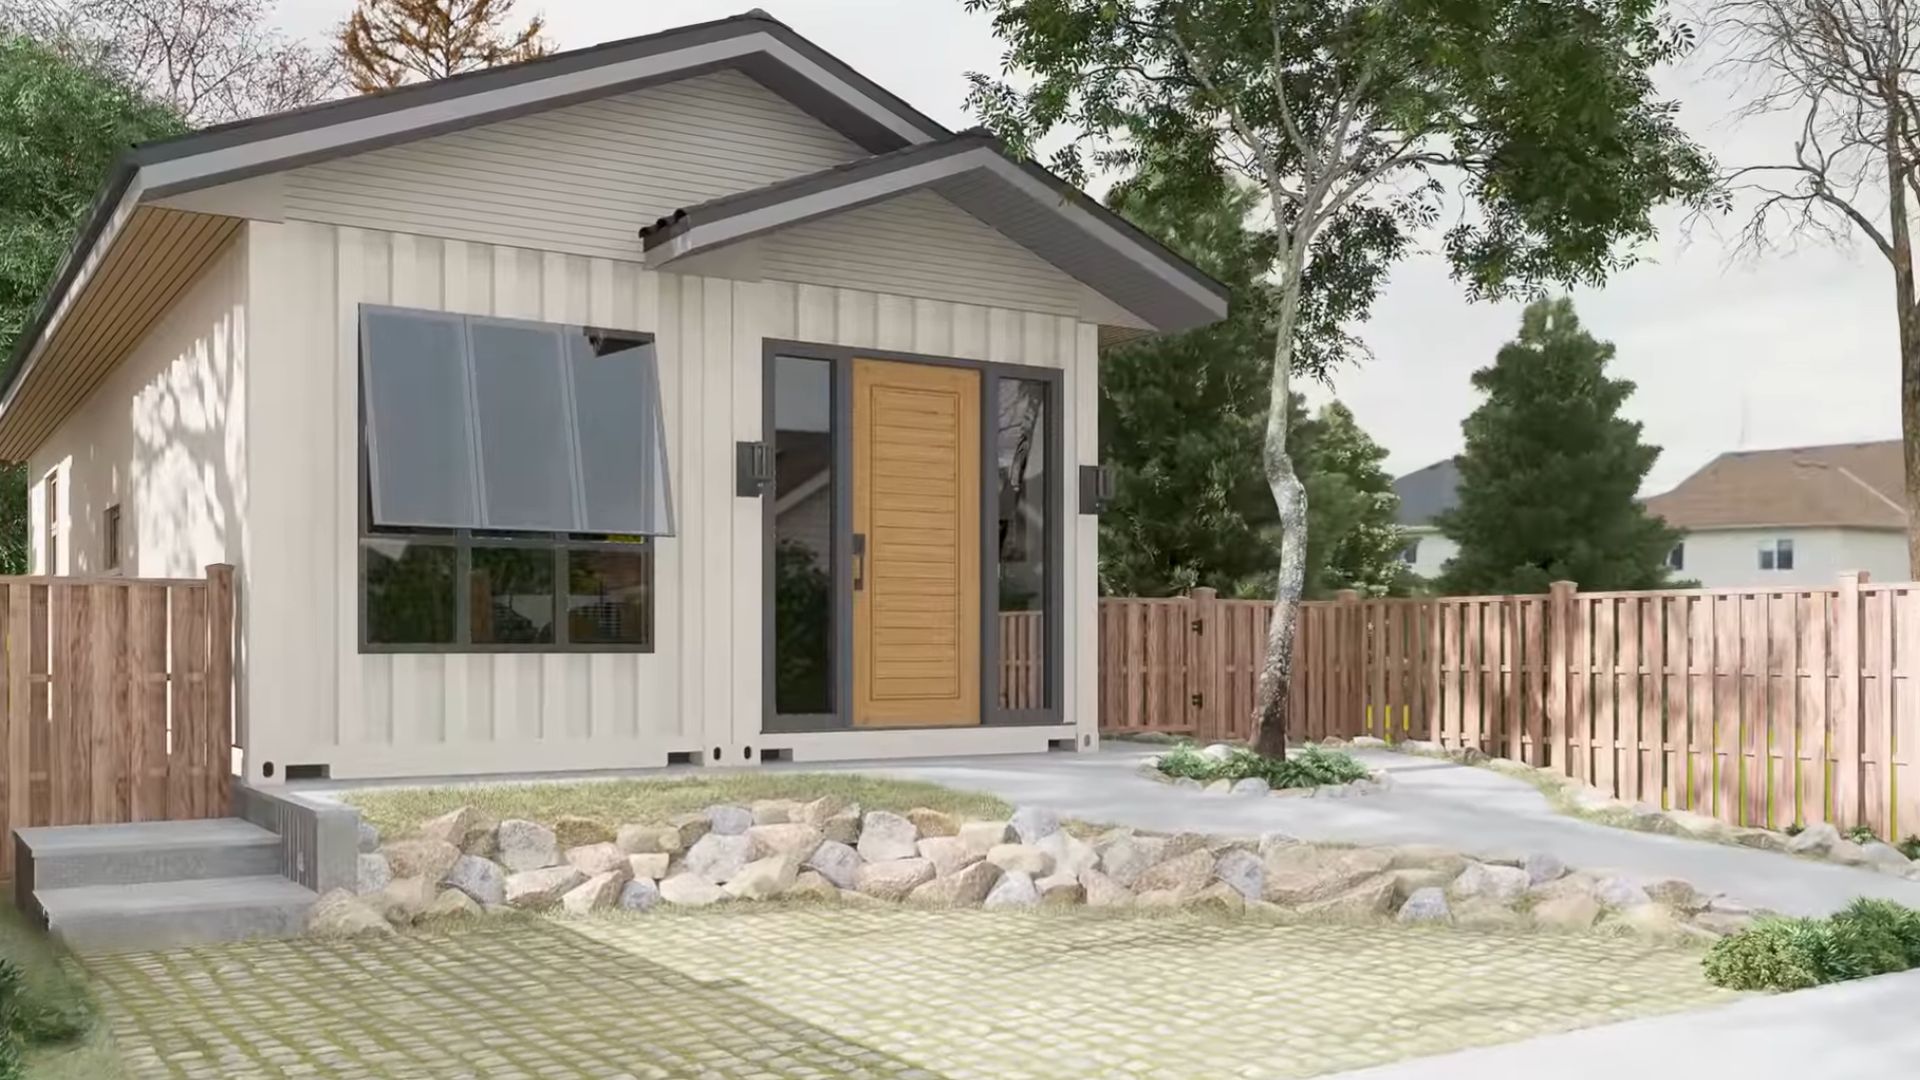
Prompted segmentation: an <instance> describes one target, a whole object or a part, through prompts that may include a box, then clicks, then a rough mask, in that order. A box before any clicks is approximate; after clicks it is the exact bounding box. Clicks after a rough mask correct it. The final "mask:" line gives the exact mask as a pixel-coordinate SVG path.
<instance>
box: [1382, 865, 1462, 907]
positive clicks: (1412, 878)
mask: <svg viewBox="0 0 1920 1080" xmlns="http://www.w3.org/2000/svg"><path fill="white" fill-rule="evenodd" d="M1387 873H1388V874H1390V875H1391V876H1392V877H1393V898H1394V900H1395V901H1396V902H1401V901H1405V900H1406V898H1407V897H1409V896H1412V895H1413V894H1414V893H1416V892H1419V891H1420V890H1421V889H1444V888H1446V887H1447V886H1448V885H1451V884H1453V879H1454V878H1455V877H1458V876H1459V875H1457V874H1450V873H1448V872H1447V871H1445V870H1389V871H1387Z"/></svg>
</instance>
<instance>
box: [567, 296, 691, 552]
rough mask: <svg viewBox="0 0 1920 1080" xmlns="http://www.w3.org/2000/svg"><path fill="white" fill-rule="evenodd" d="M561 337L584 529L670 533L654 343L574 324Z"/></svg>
mask: <svg viewBox="0 0 1920 1080" xmlns="http://www.w3.org/2000/svg"><path fill="white" fill-rule="evenodd" d="M566 342H567V356H568V363H569V364H570V366H571V368H572V371H573V407H574V415H575V417H576V418H577V424H578V431H579V438H580V475H581V487H582V490H583V492H584V493H585V496H586V506H585V508H584V510H585V522H584V524H583V525H582V528H584V529H586V530H590V531H592V532H604V533H622V534H639V535H645V536H666V535H671V534H672V532H673V511H672V507H671V505H670V503H669V501H668V498H667V495H668V491H667V470H666V461H667V455H666V441H665V436H664V434H663V433H662V432H661V430H660V381H659V373H658V371H657V369H656V367H655V364H654V352H653V345H652V344H651V343H649V342H643V341H637V340H635V339H633V338H631V337H621V336H618V335H612V334H601V333H596V332H594V331H582V330H579V329H577V328H570V329H569V332H568V335H567V338H566Z"/></svg>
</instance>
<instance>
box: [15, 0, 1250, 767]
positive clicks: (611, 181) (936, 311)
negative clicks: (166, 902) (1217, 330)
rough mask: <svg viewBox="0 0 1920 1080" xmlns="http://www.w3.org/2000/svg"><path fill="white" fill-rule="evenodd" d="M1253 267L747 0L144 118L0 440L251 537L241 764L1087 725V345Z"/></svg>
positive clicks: (131, 551)
mask: <svg viewBox="0 0 1920 1080" xmlns="http://www.w3.org/2000/svg"><path fill="white" fill-rule="evenodd" d="M1226 306H1227V294H1226V291H1225V289H1224V288H1223V287H1222V286H1221V285H1219V284H1218V283H1216V282H1215V281H1213V280H1211V279H1209V278H1208V277H1207V276H1206V275H1204V274H1202V273H1201V272H1199V271H1197V270H1196V269H1195V268H1194V267H1192V266H1190V265H1189V264H1187V263H1186V262H1185V261H1183V260H1182V259H1181V258H1179V257H1178V256H1176V255H1174V254H1173V253H1171V252H1170V251H1168V250H1167V249H1166V248H1164V247H1162V246H1161V245H1160V244H1158V243H1156V242H1155V241H1154V240H1152V239H1151V238H1149V237H1147V236H1146V235H1144V234H1142V233H1141V232H1139V231H1138V230H1136V229H1134V228H1132V227H1131V226H1129V225H1128V224H1127V223H1126V222H1124V221H1122V220H1120V219H1119V218H1118V217H1116V216H1115V215H1114V214H1112V213H1110V212H1109V211H1107V210H1106V209H1105V208H1103V207H1102V206H1101V205H1100V204H1099V203H1097V202H1095V201H1094V200H1092V199H1090V198H1088V197H1087V196H1085V195H1083V194H1082V193H1080V192H1079V191H1076V190H1074V189H1072V188H1071V187H1070V186H1068V185H1066V184H1065V183H1063V182H1062V181H1060V180H1059V179H1058V178H1056V177H1054V176H1052V175H1051V174H1049V173H1047V172H1046V171H1045V170H1043V169H1041V168H1039V167H1038V166H1036V165H1034V164H1033V163H1032V162H1029V161H1026V160H1023V159H1021V158H1019V157H1017V156H1015V155H1013V154H1011V153H1009V152H1008V151H1007V150H1006V149H1005V148H1004V147H1003V146H1001V145H1000V144H999V143H997V142H996V141H995V140H994V139H993V138H991V137H989V136H988V135H986V134H983V133H980V132H960V133H956V132H953V131H949V130H947V129H946V128H944V127H942V126H941V125H940V124H938V123H935V122H934V121H933V120H931V119H929V118H928V117H927V116H925V115H924V114H922V113H920V112H918V111H917V110H915V109H914V108H912V107H911V106H909V105H908V104H907V103H905V102H904V101H902V100H900V99H899V98H897V97H895V96H893V95H892V94H889V93H888V92H887V91H885V90H884V89H882V88H881V87H879V86H876V85H875V84H873V83H872V82H871V81H869V80H868V79H866V78H864V77H862V76H861V75H860V74H859V73H858V72H855V71H853V70H852V69H850V68H849V67H847V65H845V64H844V63H842V62H840V61H839V60H837V59H835V58H834V57H833V56H831V55H829V54H828V53H826V52H825V51H823V50H822V49H820V48H819V47H818V46H816V45H814V44H813V43H811V42H809V41H807V40H806V39H805V38H803V37H801V36H800V35H799V34H796V33H795V32H793V31H792V30H791V29H789V28H788V27H786V26H785V25H783V24H781V23H779V22H777V21H775V20H774V19H772V18H771V17H769V16H767V15H765V14H763V13H760V12H751V13H748V14H746V15H742V16H738V17H734V18H728V19H722V20H719V21H716V22H710V23H705V24H701V25H696V26H689V27H685V28H682V29H677V30H673V31H669V32H666V33H661V34H655V35H651V36H648V37H642V38H635V39H631V40H625V41H617V42H612V43H608V44H604V45H600V46H597V47H594V48H588V49H580V50H575V51H572V52H565V53H560V54H557V55H554V56H550V57H547V58H544V59H540V60H536V61H532V62H528V63H523V64H517V65H513V66H510V67H503V68H497V69H492V70H488V71H484V72H477V73H472V74H466V75H461V76H457V77H454V78H450V79H445V80H441V81H438V82H433V83H427V84H421V85H416V86H409V87H405V88H402V89H398V90H394V91H390V92H385V93H380V94H375V95H369V96H365V97H358V98H354V99H351V100H343V101H337V102H331V103H327V104H324V105H319V106H316V107H312V108H307V109H301V110H298V111H294V112H290V113H284V114H279V115H274V116H268V117H263V118H260V119H257V120H250V121H245V122H242V123H237V124H230V125H225V126H221V127H216V128H211V129H208V130H205V131H201V132H197V133H194V134H191V135H187V136H184V137H182V138H178V139H174V140H171V141H167V142H163V143H157V144H153V145H147V146H142V147H138V148H136V149H135V150H134V151H133V153H132V154H131V155H130V156H129V157H128V158H127V159H126V161H125V162H124V163H123V164H122V165H121V166H120V167H119V168H118V169H117V170H116V171H115V172H114V173H113V175H112V176H111V178H110V179H109V182H108V183H107V185H106V187H105V189H104V190H103V191H102V193H101V195H100V197H99V199H98V201H97V203H96V205H95V208H94V211H93V213H92V215H91V217H90V218H89V220H88V221H87V223H86V226H85V229H84V232H83V234H82V235H81V236H80V238H79V240H78V242H77V245H76V246H75V248H74V250H73V252H72V253H71V255H70V256H69V258H68V260H67V262H66V263H65V264H64V266H63V267H62V269H61V271H60V273H59V274H58V276H57V279H56V280H55V281H54V283H53V285H52V288H51V290H50V292H49V295H48V297H47V299H46V303H45V306H44V308H43V309H42V310H41V311H40V313H39V315H38V316H37V318H36V319H35V320H34V321H33V322H32V323H31V325H30V326H29V327H28V328H27V331H26V333H25V334H24V335H23V336H22V338H21V343H20V346H19V349H18V352H17V353H16V355H15V356H14V358H13V361H12V364H11V366H10V367H9V368H8V369H7V373H6V376H5V380H4V389H3V390H0V459H5V460H10V461H23V462H26V463H27V464H28V467H29V468H30V470H31V472H30V478H29V479H30V483H31V484H32V490H31V499H32V526H33V542H32V560H33V565H34V568H35V571H36V572H37V573H44V574H52V575H99V574H125V575H129V576H140V577H174V576H187V575H197V574H198V573H199V572H200V568H201V567H203V566H204V565H206V564H210V563H215V562H228V563H232V564H233V565H235V566H236V567H237V581H238V592H239V597H240V609H239V615H238V620H239V631H238V633H239V643H240V644H239V649H240V660H239V665H240V674H239V676H238V687H237V693H236V706H235V711H236V715H237V719H238V730H239V732H240V736H239V740H240V742H241V743H242V747H243V751H244V754H243V757H244V773H245V776H246V777H247V779H248V780H249V781H251V782H253V783H262V782H266V783H272V782H275V781H279V780H283V779H288V778H301V777H317V776H328V777H333V778H348V777H377V776H406V775H425V774H485V773H501V772H525V771H540V770H572V769H609V768H629V767H643V766H658V765H664V764H667V763H669V762H670V761H685V762H707V763H728V764H741V763H752V762H756V761H760V760H764V759H767V758H772V757H787V758H791V759H794V760H821V759H836V758H864V757H877V756H911V755H930V754H950V753H987V752H1017V751H1037V750H1045V749H1048V748H1076V749H1078V748H1087V747H1090V746H1092V745H1094V743H1095V740H1096V739H1097V727H1096V700H1095V697H1096V673H1095V655H1096V618H1095V616H1096V588H1095V538H1096V527H1095V520H1094V518H1093V517H1091V516H1088V515H1086V514H1083V513H1082V508H1083V503H1082V492H1081V487H1082V483H1083V482H1085V481H1086V480H1087V477H1085V476H1084V475H1083V473H1082V470H1086V469H1089V468H1090V467H1093V466H1097V464H1098V461H1097V450H1096V447H1097V441H1096V434H1097V433H1096V424H1097V419H1096V418H1097V414H1098V410H1097V407H1096V397H1097V380H1098V377H1099V373H1098V365H1099V357H1100V349H1101V346H1102V345H1103V344H1105V343H1110V342H1116V341H1122V340H1126V339H1128V338H1131V337H1135V336H1138V335H1142V334H1151V333H1160V332H1171V331H1181V330H1186V329H1190V328H1193V327H1198V326H1203V325H1206V324H1208V323H1211V322H1213V321H1215V320H1218V319H1220V318H1221V317H1222V316H1223V315H1224V313H1225V311H1226ZM1096 481H1097V478H1096Z"/></svg>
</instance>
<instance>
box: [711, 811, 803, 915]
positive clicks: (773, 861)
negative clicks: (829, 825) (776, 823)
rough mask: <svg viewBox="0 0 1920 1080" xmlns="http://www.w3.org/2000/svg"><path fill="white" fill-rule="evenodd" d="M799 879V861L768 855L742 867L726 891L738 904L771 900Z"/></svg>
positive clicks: (785, 855)
mask: <svg viewBox="0 0 1920 1080" xmlns="http://www.w3.org/2000/svg"><path fill="white" fill-rule="evenodd" d="M757 827H758V826H756V828H757ZM801 828H812V826H810V825H803V826H801ZM799 876H800V860H799V859H797V858H795V857H794V856H792V855H790V854H783V855H769V856H767V857H766V858H764V859H756V860H754V861H753V862H750V863H748V864H747V865H745V866H743V867H741V868H740V872H739V873H737V874H735V875H733V878H732V879H731V880H729V881H728V882H727V883H726V885H725V886H723V888H725V889H726V891H727V895H728V896H731V897H733V898H734V899H736V900H768V899H771V898H773V897H775V896H779V895H780V894H781V893H783V892H785V891H787V889H789V888H791V887H792V885H793V883H794V880H795V879H797V878H798V877H799Z"/></svg>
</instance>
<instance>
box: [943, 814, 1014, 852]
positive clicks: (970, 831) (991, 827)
mask: <svg viewBox="0 0 1920 1080" xmlns="http://www.w3.org/2000/svg"><path fill="white" fill-rule="evenodd" d="M954 836H956V837H958V838H959V840H960V842H961V843H962V844H965V845H966V846H967V853H968V854H969V855H971V856H973V857H974V858H976V859H984V858H986V857H987V852H989V851H992V850H993V849H994V848H995V847H997V846H999V845H1001V844H1004V843H1006V842H1007V841H1008V840H1010V839H1012V838H1013V830H1012V829H1011V828H1009V827H1008V826H1007V823H1006V822H1004V821H965V822H961V824H960V828H959V829H958V830H956V831H955V832H954Z"/></svg>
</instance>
